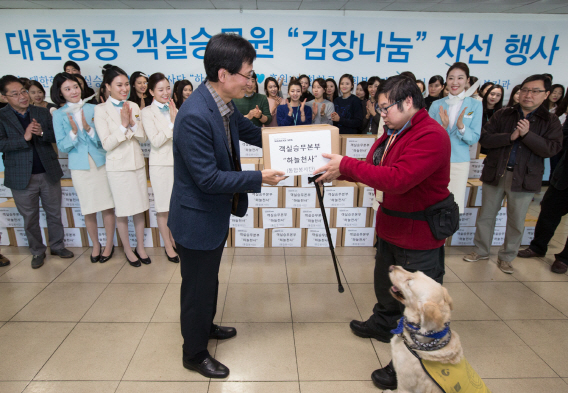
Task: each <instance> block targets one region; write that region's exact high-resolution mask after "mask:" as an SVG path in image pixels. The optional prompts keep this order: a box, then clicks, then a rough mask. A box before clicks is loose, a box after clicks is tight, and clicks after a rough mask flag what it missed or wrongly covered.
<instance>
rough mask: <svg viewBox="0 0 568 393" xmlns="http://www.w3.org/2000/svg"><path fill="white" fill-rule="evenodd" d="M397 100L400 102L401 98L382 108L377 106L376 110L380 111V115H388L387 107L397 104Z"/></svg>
mask: <svg viewBox="0 0 568 393" xmlns="http://www.w3.org/2000/svg"><path fill="white" fill-rule="evenodd" d="M399 102H402V100H398V101H396V102H393V103H392V104H390V105H389V106H387V107H384V108H381V107H378V108H377V110H378V111H379V113H380V114H381V115H385V116H386V115H388V113H389V108H390V107H393V106H395V105H396V104H398V103H399Z"/></svg>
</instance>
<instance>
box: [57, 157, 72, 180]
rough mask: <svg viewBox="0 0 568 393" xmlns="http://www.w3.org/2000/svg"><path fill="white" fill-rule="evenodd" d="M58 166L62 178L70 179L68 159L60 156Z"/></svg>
mask: <svg viewBox="0 0 568 393" xmlns="http://www.w3.org/2000/svg"><path fill="white" fill-rule="evenodd" d="M59 166H60V167H61V170H62V171H63V177H61V178H62V179H71V170H70V169H69V160H68V159H67V158H60V159H59Z"/></svg>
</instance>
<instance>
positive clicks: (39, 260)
mask: <svg viewBox="0 0 568 393" xmlns="http://www.w3.org/2000/svg"><path fill="white" fill-rule="evenodd" d="M44 260H45V252H44V253H43V254H41V255H34V256H33V257H32V269H39V268H40V267H42V266H43V261H44Z"/></svg>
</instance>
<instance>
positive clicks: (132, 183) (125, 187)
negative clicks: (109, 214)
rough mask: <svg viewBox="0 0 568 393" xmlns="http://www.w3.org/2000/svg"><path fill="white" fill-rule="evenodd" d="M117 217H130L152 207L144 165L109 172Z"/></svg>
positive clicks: (109, 181) (108, 176)
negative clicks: (128, 169) (130, 169)
mask: <svg viewBox="0 0 568 393" xmlns="http://www.w3.org/2000/svg"><path fill="white" fill-rule="evenodd" d="M107 178H108V183H109V185H110V190H111V191H112V198H113V200H114V206H115V212H116V216H117V217H128V216H133V215H135V214H138V213H142V212H145V211H146V210H148V209H149V208H150V201H149V199H148V182H147V180H146V169H145V168H144V167H142V168H140V169H136V170H134V171H121V172H107Z"/></svg>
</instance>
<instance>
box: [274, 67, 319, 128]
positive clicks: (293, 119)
mask: <svg viewBox="0 0 568 393" xmlns="http://www.w3.org/2000/svg"><path fill="white" fill-rule="evenodd" d="M301 97H302V85H301V84H300V81H299V80H298V79H296V78H292V79H290V82H288V102H287V105H279V106H278V109H277V110H276V121H277V122H278V125H279V126H301V125H306V124H312V108H310V107H309V106H307V105H306V99H304V101H300V98H301Z"/></svg>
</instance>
